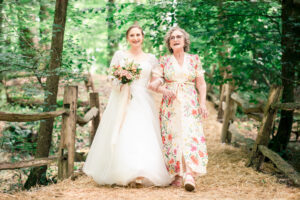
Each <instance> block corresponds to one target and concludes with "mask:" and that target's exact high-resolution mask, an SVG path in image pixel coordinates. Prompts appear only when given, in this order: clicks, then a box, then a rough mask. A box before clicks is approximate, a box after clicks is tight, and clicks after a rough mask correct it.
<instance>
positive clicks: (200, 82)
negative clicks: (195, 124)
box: [196, 76, 208, 118]
mask: <svg viewBox="0 0 300 200" xmlns="http://www.w3.org/2000/svg"><path fill="white" fill-rule="evenodd" d="M196 88H197V91H198V93H199V104H200V107H199V113H200V114H201V115H202V117H203V118H206V117H207V116H208V112H207V108H206V105H205V103H206V82H205V79H204V76H198V77H196Z"/></svg>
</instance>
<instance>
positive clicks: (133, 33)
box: [127, 28, 144, 47]
mask: <svg viewBox="0 0 300 200" xmlns="http://www.w3.org/2000/svg"><path fill="white" fill-rule="evenodd" d="M143 40H144V36H143V34H142V31H141V30H140V29H139V28H132V29H131V30H130V31H129V33H128V35H127V41H128V42H129V44H130V46H132V47H139V46H142V44H143Z"/></svg>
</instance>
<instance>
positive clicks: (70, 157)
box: [58, 86, 78, 180]
mask: <svg viewBox="0 0 300 200" xmlns="http://www.w3.org/2000/svg"><path fill="white" fill-rule="evenodd" d="M64 90H65V91H64V100H63V107H64V108H65V109H69V112H68V115H66V114H64V115H63V117H62V127H61V138H60V146H59V153H58V156H59V158H58V178H59V179H60V180H62V179H65V178H68V177H70V176H71V175H72V174H73V170H74V160H75V135H76V114H77V113H76V112H77V98H78V87H77V86H66V87H65V88H64Z"/></svg>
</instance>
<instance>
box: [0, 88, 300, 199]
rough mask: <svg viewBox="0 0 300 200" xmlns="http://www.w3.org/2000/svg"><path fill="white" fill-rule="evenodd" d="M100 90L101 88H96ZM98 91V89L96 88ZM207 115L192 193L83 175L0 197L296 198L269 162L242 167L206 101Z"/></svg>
mask: <svg viewBox="0 0 300 200" xmlns="http://www.w3.org/2000/svg"><path fill="white" fill-rule="evenodd" d="M100 90H101V89H100ZM100 92H101V91H100ZM207 105H208V109H209V113H210V116H209V117H208V119H206V120H204V130H205V135H206V140H207V145H208V154H209V163H208V173H207V175H205V176H203V177H200V178H199V179H198V180H197V187H196V191H195V192H192V193H190V192H185V191H184V189H183V188H174V187H166V188H158V187H149V188H126V187H114V188H111V187H105V186H99V185H97V184H96V183H95V182H94V181H93V180H92V179H90V178H89V177H87V176H85V175H81V176H79V177H78V178H77V179H76V180H74V181H72V180H71V179H68V180H65V181H63V182H60V183H58V184H53V185H50V186H46V187H40V188H35V189H32V190H31V191H26V192H19V193H15V194H3V193H0V199H1V200H8V199H9V200H10V199H11V200H17V199H20V200H33V199H38V200H43V199H45V200H50V199H61V200H62V199H65V200H77V199H81V200H102V199H103V200H108V199H113V200H115V199H116V200H117V199H118V200H123V199H124V200H125V199H126V200H134V199H138V200H140V199H145V200H159V199H164V200H179V199H183V200H184V199H186V200H193V199H222V200H223V199H255V200H256V199H264V200H268V199H289V200H299V199H300V188H296V187H293V186H288V184H287V182H286V181H280V178H278V176H275V175H274V171H273V168H272V166H271V165H270V164H264V166H263V169H262V172H256V171H254V170H253V169H252V168H247V167H245V162H246V160H247V153H246V152H244V151H243V150H241V149H240V148H235V147H232V146H229V145H223V144H221V143H220V133H221V124H220V123H219V122H217V121H216V110H215V109H214V106H213V104H212V103H211V102H208V103H207Z"/></svg>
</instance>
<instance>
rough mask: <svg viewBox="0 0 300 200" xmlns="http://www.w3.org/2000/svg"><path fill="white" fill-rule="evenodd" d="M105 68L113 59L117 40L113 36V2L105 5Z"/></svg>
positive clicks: (110, 1)
mask: <svg viewBox="0 0 300 200" xmlns="http://www.w3.org/2000/svg"><path fill="white" fill-rule="evenodd" d="M107 6H108V7H107V20H106V21H107V67H108V66H109V64H110V60H111V58H112V57H113V54H114V52H115V50H116V48H117V40H116V35H115V29H116V25H115V21H114V12H115V0H108V3H107Z"/></svg>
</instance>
